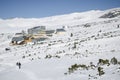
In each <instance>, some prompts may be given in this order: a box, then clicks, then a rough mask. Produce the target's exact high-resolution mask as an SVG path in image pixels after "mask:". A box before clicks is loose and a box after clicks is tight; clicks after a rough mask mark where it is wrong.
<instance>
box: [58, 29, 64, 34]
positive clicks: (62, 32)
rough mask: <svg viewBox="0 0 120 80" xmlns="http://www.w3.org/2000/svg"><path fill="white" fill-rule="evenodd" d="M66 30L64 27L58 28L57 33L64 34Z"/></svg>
mask: <svg viewBox="0 0 120 80" xmlns="http://www.w3.org/2000/svg"><path fill="white" fill-rule="evenodd" d="M64 33H65V30H64V29H62V28H61V29H56V34H64Z"/></svg>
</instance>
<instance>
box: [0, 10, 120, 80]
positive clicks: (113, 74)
mask: <svg viewBox="0 0 120 80" xmlns="http://www.w3.org/2000/svg"><path fill="white" fill-rule="evenodd" d="M119 11H120V8H115V9H110V10H105V11H99V10H97V11H94V10H92V11H87V12H82V13H72V14H66V15H61V16H53V17H47V18H42V19H34V18H33V19H23V18H15V19H7V20H2V19H1V20H0V30H1V29H3V26H4V28H7V29H8V28H10V29H12V28H13V29H15V30H16V29H17V28H20V29H18V30H16V31H20V30H22V29H27V28H29V27H33V26H37V25H46V26H47V27H48V28H53V29H54V28H57V27H61V26H66V33H65V34H62V35H56V34H55V35H54V36H52V37H51V38H50V39H48V40H46V41H44V42H41V43H36V44H25V45H18V46H11V45H9V43H10V41H11V38H12V36H13V35H14V34H13V33H1V34H0V42H1V43H0V80H94V79H96V80H108V79H111V80H119V79H120V42H119V41H120V15H119V13H118V12H119ZM111 12H112V14H113V15H115V16H114V17H110V18H109V15H107V14H109V13H111ZM116 12H117V13H116ZM116 14H117V15H116ZM104 15H107V16H108V17H107V16H105V17H103V16H104ZM16 27H17V28H16ZM10 29H8V32H12V31H10ZM4 30H6V29H4ZM1 32H2V31H1ZM71 34H72V35H71ZM6 48H7V49H10V50H6ZM114 57H115V58H116V59H117V63H116V64H113V63H112V62H111V59H112V58H114ZM100 59H102V60H106V59H107V60H108V61H109V62H107V61H104V63H103V65H102V64H101V65H100V64H98V62H99V60H100ZM16 62H21V63H22V66H21V67H22V68H21V69H18V66H16ZM91 63H92V64H93V67H91ZM78 65H79V66H78ZM81 65H82V66H81ZM99 68H103V69H101V72H102V71H103V72H104V74H101V75H100V73H99Z"/></svg>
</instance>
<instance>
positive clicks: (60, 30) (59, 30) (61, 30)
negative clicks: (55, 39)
mask: <svg viewBox="0 0 120 80" xmlns="http://www.w3.org/2000/svg"><path fill="white" fill-rule="evenodd" d="M56 31H57V32H65V30H64V29H57V30H56Z"/></svg>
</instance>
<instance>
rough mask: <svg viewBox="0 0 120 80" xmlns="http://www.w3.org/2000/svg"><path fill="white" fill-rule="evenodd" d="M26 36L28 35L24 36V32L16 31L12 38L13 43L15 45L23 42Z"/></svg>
mask: <svg viewBox="0 0 120 80" xmlns="http://www.w3.org/2000/svg"><path fill="white" fill-rule="evenodd" d="M25 38H26V36H23V33H16V34H15V36H14V37H13V38H12V41H11V43H12V44H13V45H16V44H23V43H24V39H25Z"/></svg>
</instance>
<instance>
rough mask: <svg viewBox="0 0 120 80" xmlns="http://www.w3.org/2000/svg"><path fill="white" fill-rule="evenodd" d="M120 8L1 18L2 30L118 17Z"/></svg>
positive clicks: (10, 30) (71, 23)
mask: <svg viewBox="0 0 120 80" xmlns="http://www.w3.org/2000/svg"><path fill="white" fill-rule="evenodd" d="M119 11H120V8H115V9H110V10H106V11H100V10H91V11H86V12H81V13H71V14H66V15H59V16H52V17H46V18H13V19H0V32H16V31H20V30H22V29H24V30H26V29H28V28H30V27H33V26H39V25H45V26H48V28H51V27H56V26H57V27H58V26H62V25H74V24H81V23H86V22H92V21H93V22H94V21H96V20H97V21H99V20H101V19H98V18H99V17H103V18H104V17H105V18H107V17H108V18H109V17H110V16H113V17H116V16H117V17H118V16H119V15H120V12H119Z"/></svg>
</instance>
